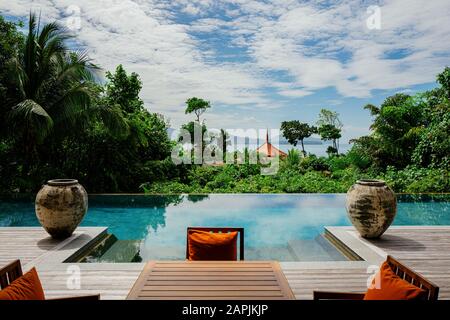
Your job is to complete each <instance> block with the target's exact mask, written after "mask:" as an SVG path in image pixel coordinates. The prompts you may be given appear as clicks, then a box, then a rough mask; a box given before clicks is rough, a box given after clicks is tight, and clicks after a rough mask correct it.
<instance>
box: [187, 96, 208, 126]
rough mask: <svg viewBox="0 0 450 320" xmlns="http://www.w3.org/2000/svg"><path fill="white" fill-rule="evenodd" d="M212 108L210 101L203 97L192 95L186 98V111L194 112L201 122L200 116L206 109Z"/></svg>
mask: <svg viewBox="0 0 450 320" xmlns="http://www.w3.org/2000/svg"><path fill="white" fill-rule="evenodd" d="M208 108H211V104H210V103H209V101H205V100H203V99H201V98H197V97H192V98H189V99H187V100H186V110H185V113H186V114H189V113H194V114H195V116H196V117H197V122H200V116H201V115H202V114H203V113H204V112H205V111H206V109H208Z"/></svg>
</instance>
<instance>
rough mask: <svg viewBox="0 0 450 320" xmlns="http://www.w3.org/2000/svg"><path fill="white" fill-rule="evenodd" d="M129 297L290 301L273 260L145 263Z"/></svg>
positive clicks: (138, 298)
mask: <svg viewBox="0 0 450 320" xmlns="http://www.w3.org/2000/svg"><path fill="white" fill-rule="evenodd" d="M127 299H132V300H166V299H170V300H186V299H187V300H192V299H194V300H197V299H200V300H229V299H233V300H234V299H236V300H240V299H245V300H292V299H294V294H293V293H292V291H291V288H290V287H289V284H288V282H287V281H286V278H285V276H284V275H283V272H282V271H281V269H280V265H279V263H278V262H276V261H154V262H148V263H147V264H146V266H145V268H144V270H143V271H142V273H141V275H140V276H139V278H138V280H137V281H136V283H135V285H134V286H133V289H132V290H131V291H130V294H129V295H128V297H127Z"/></svg>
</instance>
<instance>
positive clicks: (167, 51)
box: [0, 0, 450, 142]
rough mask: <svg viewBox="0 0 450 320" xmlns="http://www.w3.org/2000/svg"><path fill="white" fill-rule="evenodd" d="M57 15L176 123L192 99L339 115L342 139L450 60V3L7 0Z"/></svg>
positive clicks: (304, 115) (294, 114)
mask: <svg viewBox="0 0 450 320" xmlns="http://www.w3.org/2000/svg"><path fill="white" fill-rule="evenodd" d="M30 10H32V11H34V12H37V13H39V12H40V13H41V20H42V21H44V22H48V21H55V20H56V21H57V22H59V23H60V24H62V25H63V26H65V27H66V28H68V29H69V30H70V32H72V33H73V34H74V36H75V39H76V46H77V47H78V48H80V49H82V50H87V51H88V53H89V56H90V57H91V58H92V59H93V61H94V62H95V63H96V64H98V65H100V66H101V67H102V68H103V70H104V71H107V70H114V69H115V67H116V66H117V65H118V64H122V65H123V66H124V67H125V69H126V70H127V71H129V72H136V73H138V74H139V75H140V77H141V80H142V81H143V88H142V91H141V98H142V99H143V100H144V102H145V106H146V108H148V109H149V110H150V111H152V112H158V113H161V114H163V115H164V116H165V117H166V118H167V119H169V121H170V125H171V127H173V128H179V126H180V125H181V124H183V123H186V122H187V121H190V120H193V119H194V116H193V115H185V114H184V107H185V101H186V99H188V98H190V97H193V96H197V97H201V98H204V99H206V100H209V101H210V102H211V104H212V109H210V110H208V111H207V113H206V114H205V115H204V116H203V117H202V119H204V120H205V122H206V124H207V126H208V127H211V128H225V129H232V128H242V129H248V128H254V129H262V128H279V127H280V123H281V121H285V120H294V119H295V120H300V121H302V122H309V123H311V124H313V123H315V121H317V117H318V114H319V112H320V109H322V108H326V109H330V110H334V111H336V112H338V113H339V114H340V118H341V121H342V122H343V124H344V127H343V139H342V140H343V141H344V142H345V141H348V140H349V139H352V138H357V137H359V136H361V135H365V134H367V133H369V126H370V123H371V121H372V119H371V117H370V115H369V113H368V111H367V110H364V109H363V106H364V105H366V104H367V103H372V104H375V105H379V104H380V103H381V102H382V101H383V100H384V99H385V98H386V97H387V96H389V95H392V94H395V93H397V92H403V93H408V94H414V93H415V92H419V91H423V90H427V89H430V88H433V87H435V86H436V83H435V79H436V74H437V73H439V72H440V71H442V70H443V69H444V67H445V66H446V65H450V23H448V18H449V17H450V1H448V0H432V1H417V0H386V1H356V0H342V1H294V0H292V1H291V0H272V1H269V0H267V1H250V0H223V1H213V0H201V1H200V0H192V1H187V0H171V1H168V0H165V1H162V0H149V1H144V0H96V1H93V0H76V1H75V0H35V1H33V0H0V13H1V14H2V15H3V16H6V17H7V18H8V19H10V20H17V19H22V20H24V21H26V18H27V16H28V14H29V12H30Z"/></svg>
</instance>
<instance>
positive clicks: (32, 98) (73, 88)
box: [10, 14, 98, 160]
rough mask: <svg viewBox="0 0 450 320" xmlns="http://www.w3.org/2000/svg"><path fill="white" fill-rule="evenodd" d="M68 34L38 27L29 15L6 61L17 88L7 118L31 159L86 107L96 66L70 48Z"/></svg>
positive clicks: (53, 25) (50, 26)
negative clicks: (21, 39) (16, 49)
mask: <svg viewBox="0 0 450 320" xmlns="http://www.w3.org/2000/svg"><path fill="white" fill-rule="evenodd" d="M69 38H70V35H69V34H68V33H66V32H65V30H64V29H63V28H61V27H60V26H59V25H58V24H56V23H49V24H46V25H44V26H42V27H41V26H40V25H38V23H37V22H36V16H35V15H34V14H30V19H29V27H28V35H27V36H26V39H25V45H24V47H23V52H20V53H19V54H17V55H16V56H15V57H14V58H13V59H12V60H11V62H10V67H11V69H12V70H13V72H12V73H11V76H12V79H11V80H12V82H13V84H14V86H15V87H16V88H17V90H18V97H17V99H15V100H14V101H12V102H11V104H10V107H11V112H10V119H11V123H12V128H13V129H14V132H15V134H16V138H17V139H18V140H20V141H21V142H22V143H23V147H24V151H25V153H26V154H27V155H28V159H29V160H30V159H31V157H33V156H34V155H35V153H36V145H37V144H39V143H42V141H43V140H44V139H45V138H46V137H47V136H48V135H49V133H50V132H51V131H52V130H53V129H55V128H56V127H57V128H58V130H59V131H60V132H61V131H66V130H67V129H70V128H73V125H74V124H75V123H76V121H75V120H76V118H77V117H78V116H79V115H80V114H82V113H84V112H85V111H86V109H87V108H88V107H89V105H90V100H91V94H92V91H91V85H90V84H91V83H92V81H93V79H94V72H95V71H96V70H97V69H98V68H97V67H96V66H95V65H94V64H92V63H91V62H90V60H89V59H88V57H87V55H86V53H85V52H70V51H69V49H68V47H67V46H66V41H67V40H68V39H69Z"/></svg>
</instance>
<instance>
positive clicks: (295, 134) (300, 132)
mask: <svg viewBox="0 0 450 320" xmlns="http://www.w3.org/2000/svg"><path fill="white" fill-rule="evenodd" d="M281 131H282V134H283V137H285V138H286V139H287V141H288V142H289V143H290V144H292V145H293V146H296V145H297V143H298V142H300V143H301V146H302V153H303V155H304V156H305V155H306V151H305V145H304V139H305V138H308V137H310V136H311V135H312V134H313V133H316V132H317V128H316V127H314V126H310V125H309V124H307V123H302V122H300V121H298V120H292V121H283V122H282V123H281Z"/></svg>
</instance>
